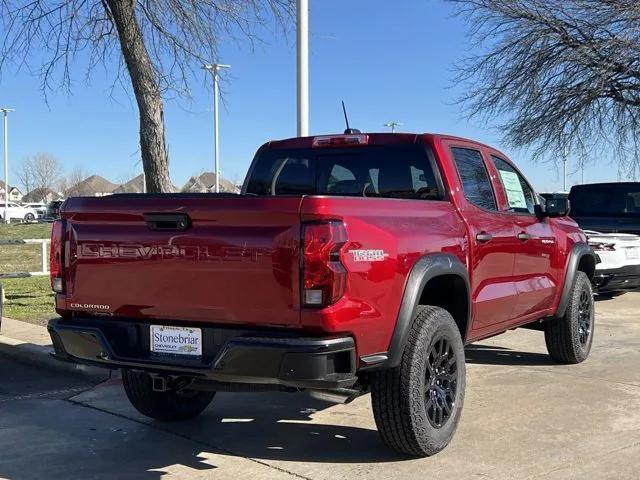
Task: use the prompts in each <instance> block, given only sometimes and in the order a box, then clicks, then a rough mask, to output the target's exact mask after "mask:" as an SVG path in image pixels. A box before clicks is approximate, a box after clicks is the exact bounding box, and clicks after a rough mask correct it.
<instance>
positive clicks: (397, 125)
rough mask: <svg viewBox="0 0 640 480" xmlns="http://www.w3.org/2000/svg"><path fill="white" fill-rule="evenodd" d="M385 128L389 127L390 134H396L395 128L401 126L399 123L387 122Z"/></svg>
mask: <svg viewBox="0 0 640 480" xmlns="http://www.w3.org/2000/svg"><path fill="white" fill-rule="evenodd" d="M384 126H385V127H391V133H396V127H400V126H402V123H400V122H389V123H385V124H384Z"/></svg>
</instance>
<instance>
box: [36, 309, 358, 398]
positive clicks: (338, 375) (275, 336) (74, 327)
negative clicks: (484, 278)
mask: <svg viewBox="0 0 640 480" xmlns="http://www.w3.org/2000/svg"><path fill="white" fill-rule="evenodd" d="M163 323H166V322H163ZM192 326H196V325H192ZM197 327H198V328H201V329H202V343H203V346H202V348H203V352H202V357H185V358H183V357H180V356H175V355H158V354H155V353H153V352H151V351H150V347H149V345H150V339H149V324H148V323H143V322H140V321H135V320H125V319H122V320H114V319H112V318H77V317H76V318H74V319H72V320H63V319H53V320H50V321H49V325H48V330H49V333H50V335H51V338H52V341H53V345H54V348H55V350H56V353H57V354H58V355H59V356H61V357H63V358H66V359H68V360H71V361H75V362H78V363H84V364H90V365H96V366H103V367H106V368H112V369H116V368H131V369H136V370H144V371H148V372H151V373H159V374H167V375H169V374H170V375H176V376H187V377H198V378H201V379H206V380H212V381H217V382H224V383H250V384H275V385H282V386H286V387H295V388H310V389H314V388H317V389H333V388H346V387H350V386H352V385H353V384H354V383H355V381H356V375H355V371H356V351H355V344H354V341H353V339H352V338H351V337H331V338H317V337H302V336H297V335H295V334H290V333H282V332H273V331H268V330H241V329H233V328H227V327H208V326H203V325H197Z"/></svg>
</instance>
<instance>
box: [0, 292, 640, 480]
mask: <svg viewBox="0 0 640 480" xmlns="http://www.w3.org/2000/svg"><path fill="white" fill-rule="evenodd" d="M596 311H597V320H596V335H595V343H594V347H593V351H592V354H591V357H590V358H589V359H588V360H587V361H586V362H585V363H583V364H581V365H572V366H560V365H555V364H553V363H552V362H551V361H550V359H549V357H548V356H547V354H546V350H545V346H544V339H543V335H542V333H541V332H536V331H531V330H517V331H514V332H509V333H507V334H505V335H501V336H498V337H495V338H493V339H490V340H487V341H484V342H481V343H479V344H475V345H472V346H470V347H468V348H467V362H468V369H467V396H466V400H465V407H464V412H463V416H462V420H461V423H460V426H459V429H458V432H457V434H456V436H455V438H454V440H453V442H452V444H451V445H450V446H449V447H448V448H447V449H446V450H445V451H443V452H442V453H440V454H438V455H436V456H435V457H432V458H427V459H419V460H407V459H404V458H402V457H400V456H398V455H396V454H394V453H392V452H390V451H389V450H387V449H386V448H385V447H384V445H383V444H382V443H381V441H380V440H379V438H378V434H377V432H376V430H375V424H374V421H373V416H372V413H371V408H370V398H369V396H364V397H361V398H359V399H357V400H356V401H354V402H353V403H352V404H349V405H332V404H328V403H324V402H320V401H318V400H314V399H311V398H310V397H309V396H308V395H306V394H285V393H282V394H275V393H269V394H233V393H222V394H219V395H218V396H217V397H216V398H215V399H214V401H213V403H212V404H211V406H210V407H209V409H208V410H207V411H206V412H205V414H204V415H202V416H201V417H199V418H198V419H195V420H192V421H188V422H184V423H174V424H161V423H157V422H154V421H151V420H148V419H146V418H144V417H142V416H140V415H139V414H137V412H135V411H134V410H133V408H132V407H131V406H130V405H129V403H128V402H127V400H126V398H125V396H124V393H123V391H122V386H121V384H120V382H119V380H118V379H117V378H113V379H112V380H110V381H107V382H104V383H101V384H99V385H93V384H91V383H90V382H88V381H87V380H86V379H83V378H81V377H74V376H69V375H62V374H53V373H51V372H49V371H47V370H43V369H39V368H35V367H28V366H24V365H21V364H19V363H15V362H14V361H10V360H8V359H6V358H2V357H0V365H1V368H0V478H8V479H35V478H38V479H41V478H65V479H75V478H77V479H92V478H104V479H106V478H119V479H123V478H144V479H155V478H164V477H165V476H168V478H213V479H215V478H221V479H222V478H225V479H226V478H252V479H261V478H269V479H278V478H283V479H285V478H286V479H294V478H307V479H353V478H367V479H369V478H371V479H378V478H380V479H385V480H388V479H405V478H434V477H439V478H461V479H466V478H491V479H512V478H513V479H516V478H517V479H527V478H545V479H563V480H564V479H573V478H576V479H577V478H581V479H582V478H589V479H600V478H609V479H627V478H628V479H637V478H640V315H639V311H640V293H630V294H626V295H623V296H622V297H619V298H616V299H612V300H603V301H599V302H597V304H596Z"/></svg>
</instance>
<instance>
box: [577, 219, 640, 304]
mask: <svg viewBox="0 0 640 480" xmlns="http://www.w3.org/2000/svg"><path fill="white" fill-rule="evenodd" d="M585 233H586V234H587V237H588V239H589V245H591V247H592V248H593V250H594V251H595V253H596V255H597V256H598V258H599V259H600V263H598V264H597V265H596V272H595V276H594V277H593V282H594V285H595V286H596V288H597V291H598V295H601V296H610V297H612V296H617V295H621V294H623V293H625V292H628V291H631V290H636V289H639V288H640V236H639V235H631V234H629V233H600V232H594V231H592V230H587V231H585Z"/></svg>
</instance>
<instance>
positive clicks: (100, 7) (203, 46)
mask: <svg viewBox="0 0 640 480" xmlns="http://www.w3.org/2000/svg"><path fill="white" fill-rule="evenodd" d="M293 3H294V0H234V1H229V0H0V22H1V23H0V24H1V25H2V27H3V28H2V30H1V32H2V33H0V41H1V42H2V44H1V47H0V72H2V71H3V70H5V69H6V67H7V66H8V65H12V64H15V65H17V67H18V68H20V67H31V66H32V65H31V61H32V59H33V62H34V63H35V64H36V65H37V66H38V69H39V70H38V71H39V74H40V78H41V80H42V89H43V91H44V92H45V94H46V92H47V91H49V90H51V89H52V88H54V87H55V86H56V85H60V86H62V87H64V88H67V89H69V88H70V87H71V84H72V67H73V66H74V63H77V59H78V56H79V55H80V54H82V53H86V55H87V59H88V66H87V72H86V74H87V75H88V74H90V73H91V71H92V70H93V69H94V68H95V67H96V66H98V65H101V64H102V65H104V66H105V67H106V68H107V69H108V70H112V69H113V61H114V60H115V61H116V66H117V68H116V71H115V73H114V82H119V81H120V80H121V74H122V73H123V72H125V71H126V72H127V73H128V76H129V79H130V81H131V86H132V89H133V93H134V95H135V98H136V101H137V104H138V110H139V115H140V150H141V156H142V163H143V166H144V171H145V173H146V183H147V190H148V191H149V192H163V191H170V190H171V181H170V179H169V160H168V153H167V147H166V143H165V131H164V106H163V98H162V96H163V95H164V94H169V93H172V92H173V93H177V94H178V95H184V94H187V95H188V91H189V88H188V86H189V83H190V81H191V80H193V79H194V77H195V75H196V74H199V75H202V72H201V71H200V67H201V66H202V64H203V63H205V62H211V61H213V60H215V59H217V57H218V55H217V53H218V42H219V38H220V37H227V38H232V39H238V38H239V37H248V38H249V39H250V40H252V41H253V40H255V39H256V38H257V37H256V33H255V32H256V31H259V30H260V28H261V27H263V26H264V25H265V24H267V23H268V20H269V19H274V18H275V19H276V20H277V21H280V22H281V21H282V20H284V19H285V18H288V16H289V14H290V11H291V7H292V4H293ZM43 55H44V58H43ZM56 79H58V80H56Z"/></svg>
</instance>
